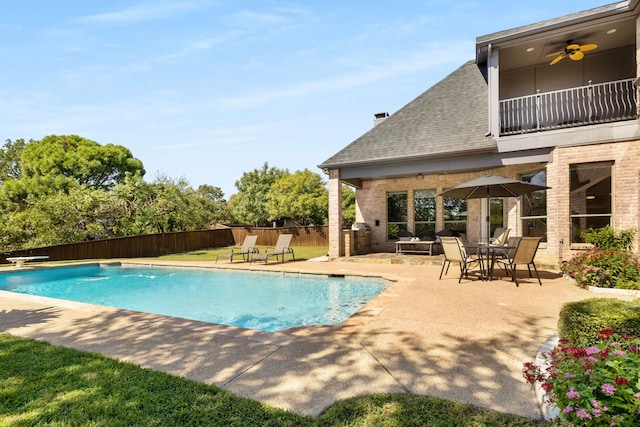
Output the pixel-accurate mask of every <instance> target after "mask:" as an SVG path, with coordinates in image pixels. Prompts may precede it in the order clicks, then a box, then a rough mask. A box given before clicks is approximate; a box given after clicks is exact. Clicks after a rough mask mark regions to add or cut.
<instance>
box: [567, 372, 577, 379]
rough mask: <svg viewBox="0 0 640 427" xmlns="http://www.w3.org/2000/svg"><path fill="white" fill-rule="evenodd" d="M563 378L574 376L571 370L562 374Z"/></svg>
mask: <svg viewBox="0 0 640 427" xmlns="http://www.w3.org/2000/svg"><path fill="white" fill-rule="evenodd" d="M564 377H565V378H575V377H576V376H575V375H573V374H572V373H571V372H567V373H566V374H564Z"/></svg>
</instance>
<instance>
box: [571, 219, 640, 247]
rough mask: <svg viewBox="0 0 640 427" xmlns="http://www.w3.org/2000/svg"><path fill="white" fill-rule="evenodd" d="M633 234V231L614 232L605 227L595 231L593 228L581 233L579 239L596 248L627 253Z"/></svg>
mask: <svg viewBox="0 0 640 427" xmlns="http://www.w3.org/2000/svg"><path fill="white" fill-rule="evenodd" d="M635 233H636V232H635V230H620V231H616V230H614V229H613V228H611V227H610V226H608V225H607V226H606V227H602V228H599V229H597V230H594V229H593V228H590V229H588V230H585V231H583V232H582V233H581V237H582V238H583V239H584V241H585V242H587V243H591V244H592V245H593V246H595V247H596V248H600V249H606V250H610V251H629V250H631V245H632V243H633V237H634V236H635Z"/></svg>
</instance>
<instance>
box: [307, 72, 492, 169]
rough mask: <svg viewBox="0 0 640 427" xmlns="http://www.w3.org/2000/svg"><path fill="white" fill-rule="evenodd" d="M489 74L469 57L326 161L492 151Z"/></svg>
mask: <svg viewBox="0 0 640 427" xmlns="http://www.w3.org/2000/svg"><path fill="white" fill-rule="evenodd" d="M487 96H488V88H487V82H486V79H485V77H484V76H483V74H482V72H481V71H480V69H479V68H478V66H477V65H476V64H475V62H473V61H469V62H467V63H466V64H464V65H462V66H461V67H460V68H458V69H457V70H455V71H454V72H453V73H451V74H449V75H448V76H447V77H445V78H444V79H442V80H441V81H440V82H438V83H436V84H435V85H434V86H432V87H431V88H430V89H428V90H427V91H425V92H424V93H422V94H421V95H419V96H418V97H417V98H415V99H414V100H413V101H411V102H409V103H408V104H407V105H405V106H404V107H402V108H401V109H400V110H398V111H397V112H396V113H394V114H392V115H391V116H390V117H389V118H387V119H386V120H384V121H383V122H382V123H380V124H378V125H376V126H374V127H373V128H372V129H371V130H369V131H368V132H367V133H365V134H364V135H362V136H361V137H359V138H358V139H356V140H355V141H353V142H352V143H351V144H349V145H348V146H347V147H345V148H343V149H342V150H340V151H339V152H338V153H336V154H335V155H333V156H332V157H330V158H329V159H327V160H325V161H324V162H323V163H322V164H321V165H319V167H321V168H332V167H341V166H348V165H362V164H367V163H372V162H375V163H386V162H389V163H393V162H398V161H408V160H412V159H418V158H425V157H434V156H445V155H451V154H463V153H468V152H475V151H488V152H489V151H493V150H494V148H495V142H494V140H493V139H492V138H488V137H486V136H485V134H486V132H487V129H488V122H487V120H488V119H487V118H488V99H487Z"/></svg>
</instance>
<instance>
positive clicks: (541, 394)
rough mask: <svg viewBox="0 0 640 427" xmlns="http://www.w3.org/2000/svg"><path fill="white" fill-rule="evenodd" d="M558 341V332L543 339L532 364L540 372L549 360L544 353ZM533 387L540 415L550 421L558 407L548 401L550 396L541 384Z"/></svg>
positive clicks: (550, 349) (554, 346)
mask: <svg viewBox="0 0 640 427" xmlns="http://www.w3.org/2000/svg"><path fill="white" fill-rule="evenodd" d="M558 342H559V337H558V334H554V335H552V336H551V337H550V338H549V339H548V340H547V341H545V343H544V344H543V345H542V347H540V349H539V350H538V354H537V355H536V360H535V361H534V364H535V365H536V366H537V367H538V368H539V369H540V371H541V372H546V371H547V367H548V366H549V362H548V361H547V359H546V358H545V356H544V355H545V354H546V353H549V352H550V351H552V350H553V349H555V348H556V346H557V345H558ZM533 388H534V390H535V393H536V399H537V400H538V405H539V406H540V410H541V411H542V417H543V418H544V419H545V420H547V421H551V420H553V419H555V418H557V417H558V415H559V414H560V409H558V407H557V406H556V405H554V404H553V403H549V402H548V400H549V398H550V397H551V396H550V395H549V394H548V393H547V392H546V391H544V389H543V388H542V385H541V384H540V383H538V382H536V383H535V384H534V385H533Z"/></svg>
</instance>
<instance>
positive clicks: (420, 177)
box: [416, 173, 424, 181]
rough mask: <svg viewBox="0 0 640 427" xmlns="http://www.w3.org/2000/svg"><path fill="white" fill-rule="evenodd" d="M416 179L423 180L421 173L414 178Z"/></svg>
mask: <svg viewBox="0 0 640 427" xmlns="http://www.w3.org/2000/svg"><path fill="white" fill-rule="evenodd" d="M416 179H417V180H418V181H422V180H423V179H424V175H422V173H419V174H418V175H417V176H416Z"/></svg>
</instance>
